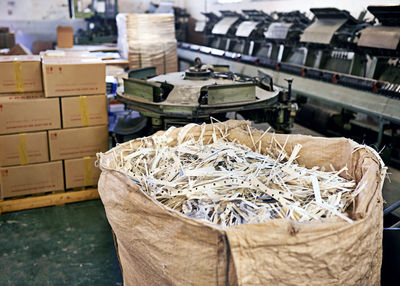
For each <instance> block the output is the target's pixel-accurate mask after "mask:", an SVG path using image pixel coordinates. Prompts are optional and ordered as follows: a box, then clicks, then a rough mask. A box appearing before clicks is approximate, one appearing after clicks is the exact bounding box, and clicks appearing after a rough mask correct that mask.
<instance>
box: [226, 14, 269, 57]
mask: <svg viewBox="0 0 400 286" xmlns="http://www.w3.org/2000/svg"><path fill="white" fill-rule="evenodd" d="M242 12H243V14H244V15H246V20H245V21H243V22H241V23H240V24H239V26H238V27H237V30H236V33H235V35H236V38H235V39H232V40H231V42H232V44H231V49H230V51H231V52H236V53H240V54H244V55H252V54H253V52H254V51H255V50H259V48H260V47H261V45H262V44H263V42H264V32H265V31H266V30H267V29H268V26H269V25H270V24H271V22H272V21H273V18H272V17H271V16H270V15H268V14H266V13H264V12H262V11H259V10H243V11H242Z"/></svg>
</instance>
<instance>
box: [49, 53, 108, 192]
mask: <svg viewBox="0 0 400 286" xmlns="http://www.w3.org/2000/svg"><path fill="white" fill-rule="evenodd" d="M42 57H43V59H42V68H43V85H44V93H45V96H46V97H47V98H58V99H59V100H60V108H61V122H62V128H60V129H57V130H52V131H49V132H48V141H49V150H50V160H51V161H57V160H63V162H64V173H65V177H64V178H65V187H66V188H67V189H70V188H77V187H84V186H93V185H96V184H97V180H98V178H99V175H100V172H99V170H98V169H97V168H95V166H94V161H95V155H96V153H97V152H101V151H104V150H107V149H108V128H107V124H108V117H107V99H106V84H105V77H106V75H105V64H104V63H103V62H102V61H101V60H99V59H97V58H94V57H92V56H90V54H88V53H79V52H76V53H74V52H70V53H66V54H64V55H61V56H59V55H56V56H47V55H43V56H42Z"/></svg>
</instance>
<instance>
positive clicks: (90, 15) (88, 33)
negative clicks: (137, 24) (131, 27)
mask: <svg viewBox="0 0 400 286" xmlns="http://www.w3.org/2000/svg"><path fill="white" fill-rule="evenodd" d="M99 3H103V4H102V5H101V7H102V8H101V9H99V8H97V7H99V5H100V4H99ZM68 5H69V10H70V18H84V19H85V21H86V23H87V28H86V30H82V29H79V30H78V31H77V32H76V35H75V36H76V39H77V43H78V44H94V43H95V44H100V43H110V42H116V40H117V37H118V30H117V24H116V20H115V16H116V15H117V14H118V0H103V1H94V0H92V2H91V5H89V6H88V7H82V1H80V0H68ZM87 11H90V12H87ZM71 12H72V13H71Z"/></svg>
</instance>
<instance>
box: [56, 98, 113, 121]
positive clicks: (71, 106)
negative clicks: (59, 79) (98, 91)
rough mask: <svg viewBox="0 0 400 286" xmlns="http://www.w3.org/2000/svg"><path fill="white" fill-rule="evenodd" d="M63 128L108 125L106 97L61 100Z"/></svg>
mask: <svg viewBox="0 0 400 286" xmlns="http://www.w3.org/2000/svg"><path fill="white" fill-rule="evenodd" d="M61 118H62V126H63V128H71V127H83V126H94V125H106V124H107V123H108V113H107V97H106V95H104V94H102V95H91V96H74V97H63V98H61Z"/></svg>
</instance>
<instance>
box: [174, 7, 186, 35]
mask: <svg viewBox="0 0 400 286" xmlns="http://www.w3.org/2000/svg"><path fill="white" fill-rule="evenodd" d="M173 9H174V16H175V37H176V40H177V41H183V42H186V40H187V34H188V25H189V18H190V14H189V13H188V12H187V11H186V9H185V8H179V7H173Z"/></svg>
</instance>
